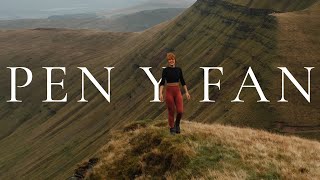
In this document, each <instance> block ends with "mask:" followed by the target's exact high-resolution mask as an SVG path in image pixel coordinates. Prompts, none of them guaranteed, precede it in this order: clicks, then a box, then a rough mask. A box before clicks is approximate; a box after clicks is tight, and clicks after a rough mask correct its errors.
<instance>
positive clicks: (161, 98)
mask: <svg viewBox="0 0 320 180" xmlns="http://www.w3.org/2000/svg"><path fill="white" fill-rule="evenodd" d="M160 101H161V102H163V94H160Z"/></svg>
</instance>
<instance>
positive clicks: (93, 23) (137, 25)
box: [0, 8, 185, 32]
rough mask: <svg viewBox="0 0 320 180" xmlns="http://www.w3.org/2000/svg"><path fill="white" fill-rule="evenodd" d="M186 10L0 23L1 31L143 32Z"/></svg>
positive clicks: (171, 9) (177, 9)
mask: <svg viewBox="0 0 320 180" xmlns="http://www.w3.org/2000/svg"><path fill="white" fill-rule="evenodd" d="M184 10H185V9H184V8H165V9H155V10H148V11H140V12H136V13H132V14H128V15H119V17H117V18H109V19H107V18H95V17H92V18H67V19H63V18H60V19H20V20H8V21H6V20H3V21H0V29H26V28H28V29H33V28H71V29H102V30H107V31H112V32H136V31H143V30H145V29H147V28H150V27H152V26H154V25H156V24H159V23H161V22H164V21H167V20H170V19H172V18H173V17H175V16H177V15H178V14H180V13H181V12H183V11H184Z"/></svg>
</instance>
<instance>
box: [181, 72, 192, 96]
mask: <svg viewBox="0 0 320 180" xmlns="http://www.w3.org/2000/svg"><path fill="white" fill-rule="evenodd" d="M180 81H181V85H182V86H183V88H184V92H186V96H187V99H188V100H190V98H191V97H190V94H189V91H188V87H187V85H186V82H185V81H184V78H183V73H182V69H181V68H180Z"/></svg>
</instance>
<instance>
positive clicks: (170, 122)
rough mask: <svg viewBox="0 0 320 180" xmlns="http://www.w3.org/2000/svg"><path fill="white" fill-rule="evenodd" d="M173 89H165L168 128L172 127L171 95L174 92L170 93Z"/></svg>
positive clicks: (172, 106)
mask: <svg viewBox="0 0 320 180" xmlns="http://www.w3.org/2000/svg"><path fill="white" fill-rule="evenodd" d="M172 90H173V89H171V88H168V87H167V89H166V104H167V108H168V116H169V117H168V122H169V126H170V128H173V127H174V111H175V108H174V104H175V103H174V97H173V93H174V91H172Z"/></svg>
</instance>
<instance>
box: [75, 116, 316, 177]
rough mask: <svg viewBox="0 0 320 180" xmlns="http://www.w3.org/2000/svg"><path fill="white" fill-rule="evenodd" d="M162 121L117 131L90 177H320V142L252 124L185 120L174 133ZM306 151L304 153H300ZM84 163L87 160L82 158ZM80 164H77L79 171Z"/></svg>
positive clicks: (136, 124) (143, 122) (97, 158)
mask: <svg viewBox="0 0 320 180" xmlns="http://www.w3.org/2000/svg"><path fill="white" fill-rule="evenodd" d="M165 122H166V121H165V120H162V121H151V122H150V121H149V122H148V121H137V122H135V123H132V124H129V125H127V126H125V127H124V128H123V129H121V130H119V131H116V132H114V133H113V136H112V137H111V139H110V140H109V142H108V143H107V144H106V145H105V146H104V147H103V148H102V149H101V150H100V151H99V152H98V153H97V154H96V155H95V156H93V157H95V158H92V159H96V160H98V163H97V164H96V165H95V166H94V167H93V170H91V172H90V169H87V172H89V173H84V172H85V171H81V172H83V174H82V175H86V177H87V179H127V178H128V179H145V178H151V177H152V178H159V179H160V178H166V179H317V178H318V177H319V176H320V167H319V166H318V162H319V161H320V155H319V153H318V152H319V151H320V143H319V142H317V141H309V140H305V139H300V138H296V137H290V136H288V137H286V136H281V135H276V134H271V133H267V132H265V131H259V130H253V129H248V128H235V127H230V126H222V125H205V124H201V123H194V122H188V121H184V122H183V123H182V127H183V133H182V134H180V135H176V136H172V135H170V134H169V133H168V132H167V131H166V130H167V129H166V127H167V124H166V123H165ZM302 154H303V155H302ZM83 164H85V163H83ZM80 167H82V165H81V164H79V168H78V169H77V171H76V172H77V173H79V172H80V171H79V170H80Z"/></svg>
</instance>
